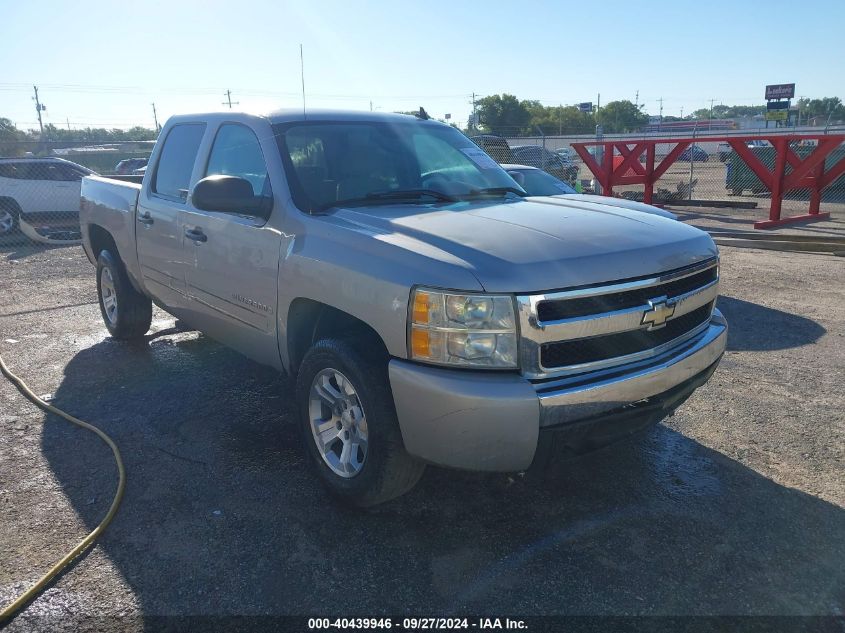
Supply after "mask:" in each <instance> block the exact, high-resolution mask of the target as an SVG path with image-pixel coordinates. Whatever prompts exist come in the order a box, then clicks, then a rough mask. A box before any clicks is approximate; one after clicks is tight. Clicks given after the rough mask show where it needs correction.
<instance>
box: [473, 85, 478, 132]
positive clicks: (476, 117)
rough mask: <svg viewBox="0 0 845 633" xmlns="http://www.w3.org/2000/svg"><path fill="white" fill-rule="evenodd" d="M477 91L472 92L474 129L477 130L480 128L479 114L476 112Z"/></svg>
mask: <svg viewBox="0 0 845 633" xmlns="http://www.w3.org/2000/svg"><path fill="white" fill-rule="evenodd" d="M475 107H476V103H475V93H474V92H473V93H472V129H473V130H475V129H477V128H478V116H477V115H476V113H475Z"/></svg>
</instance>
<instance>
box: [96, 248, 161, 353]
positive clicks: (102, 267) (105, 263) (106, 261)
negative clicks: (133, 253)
mask: <svg viewBox="0 0 845 633" xmlns="http://www.w3.org/2000/svg"><path fill="white" fill-rule="evenodd" d="M97 297H98V299H99V303H100V313H101V314H102V315H103V322H104V323H105V324H106V328H107V329H108V331H109V333H110V334H111V335H112V336H113V337H114V338H116V339H121V340H131V339H138V338H141V337H143V336H144V334H146V333H147V331H148V330H149V329H150V323H152V320H153V304H152V301H151V300H150V299H149V298H148V297H145V296H144V295H142V294H141V293H140V292H138V291H137V290H135V288H133V287H132V283H131V282H130V281H129V277H128V276H127V275H126V269H125V268H124V267H123V263H122V262H121V261H120V258H119V257H118V256H117V255H116V254H114V253H112V252H111V251H108V250H104V251H101V252H100V255H99V257H97Z"/></svg>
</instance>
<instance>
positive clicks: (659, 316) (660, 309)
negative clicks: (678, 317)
mask: <svg viewBox="0 0 845 633" xmlns="http://www.w3.org/2000/svg"><path fill="white" fill-rule="evenodd" d="M648 305H649V306H651V307H650V308H649V309H648V310H646V311H645V312H643V320H642V324H643V325H647V326H648V329H649V330H656V329H658V328H662V327H663V326H664V325H666V321H668V320H669V319H671V318H672V316H673V315H674V314H675V304H674V303H669V302H668V301H667V300H666V297H661V298H659V299H652V300H651V301H649V302H648Z"/></svg>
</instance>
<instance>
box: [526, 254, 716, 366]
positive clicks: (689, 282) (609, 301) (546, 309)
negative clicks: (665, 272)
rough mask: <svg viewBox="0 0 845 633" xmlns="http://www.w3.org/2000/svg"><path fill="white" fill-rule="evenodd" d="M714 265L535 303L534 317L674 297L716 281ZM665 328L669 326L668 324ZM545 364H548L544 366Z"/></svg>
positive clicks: (575, 313) (555, 318)
mask: <svg viewBox="0 0 845 633" xmlns="http://www.w3.org/2000/svg"><path fill="white" fill-rule="evenodd" d="M716 278H717V269H716V267H715V266H713V267H711V268H708V269H707V270H703V271H701V272H699V273H695V274H694V275H690V276H689V277H683V278H681V279H675V280H673V281H667V282H666V283H663V284H659V285H656V286H649V287H647V288H637V289H635V290H627V291H624V292H616V293H611V294H604V295H596V296H592V297H583V298H580V299H577V298H576V299H557V300H554V301H541V302H539V303H538V304H537V319H538V320H539V321H541V322H542V321H558V320H560V319H572V318H575V317H583V316H589V315H591V314H602V313H603V312H611V311H613V310H624V309H626V308H634V307H636V306H641V305H647V304H648V302H649V300H650V299H654V298H655V297H661V296H664V295H665V296H667V297H677V296H678V295H682V294H684V293H686V292H690V291H692V290H695V289H697V288H701V287H702V286H706V285H707V284H709V283H711V282H713V281H716ZM667 327H668V326H667ZM546 366H547V367H548V365H546Z"/></svg>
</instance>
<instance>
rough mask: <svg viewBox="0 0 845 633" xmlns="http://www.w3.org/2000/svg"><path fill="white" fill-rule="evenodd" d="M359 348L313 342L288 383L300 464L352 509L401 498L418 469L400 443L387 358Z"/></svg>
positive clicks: (344, 342)
mask: <svg viewBox="0 0 845 633" xmlns="http://www.w3.org/2000/svg"><path fill="white" fill-rule="evenodd" d="M363 347H364V346H363V345H362V346H360V347H359V346H357V345H355V344H353V343H352V342H351V341H347V340H339V339H323V340H320V341H318V342H317V343H315V344H314V346H313V347H312V348H311V349H310V350H309V351H308V353H307V354H306V355H305V358H304V359H303V361H302V365H301V367H300V369H299V373H298V375H297V381H296V399H297V404H298V405H299V418H300V431H301V436H302V441H303V444H304V449H305V451H306V453H307V454H308V461H309V463H310V464H311V466H312V467H313V468H314V469H315V470H316V472H317V474H318V475H319V477H320V479H321V480H322V482H323V484H324V485H325V486H326V488H327V489H328V491H329V492H330V493H331V494H332V495H334V496H335V497H337V498H339V499H340V500H342V501H344V502H346V503H349V504H351V505H354V506H358V507H367V506H373V505H376V504H379V503H383V502H385V501H388V500H390V499H393V498H395V497H398V496H400V495H402V494H404V493H405V492H407V491H409V490H410V489H411V488H413V487H414V485H415V484H416V483H417V482H418V481H419V479H420V477H421V476H422V474H423V471H424V470H425V464H424V463H422V462H420V461H418V460H416V459H414V458H413V457H411V456H410V455H409V454H408V453H407V451H406V450H405V446H404V444H403V442H402V434H401V432H400V430H399V423H398V421H397V419H396V410H395V408H394V404H393V396H392V394H391V392H390V387H389V384H390V383H389V378H388V375H387V358H386V357H382V355H380V354H377V353H374V352H373V351H372V347H370V348H369V350H367V351H365V350H364V349H363Z"/></svg>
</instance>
